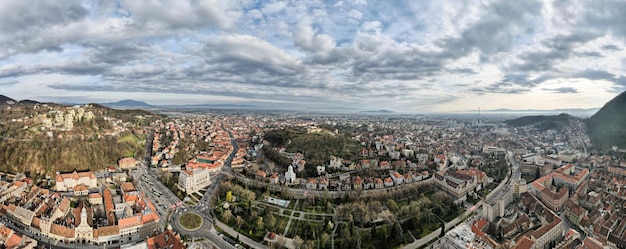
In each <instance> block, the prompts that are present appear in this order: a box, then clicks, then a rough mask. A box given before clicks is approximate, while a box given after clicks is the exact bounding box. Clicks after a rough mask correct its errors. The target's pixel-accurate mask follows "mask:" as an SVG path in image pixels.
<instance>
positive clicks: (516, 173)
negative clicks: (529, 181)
mask: <svg viewBox="0 0 626 249" xmlns="http://www.w3.org/2000/svg"><path fill="white" fill-rule="evenodd" d="M507 154H508V155H509V162H510V163H511V168H512V170H513V180H517V179H521V178H522V172H521V171H520V168H519V163H518V162H517V160H516V159H515V154H514V153H513V152H512V151H510V150H509V151H507Z"/></svg>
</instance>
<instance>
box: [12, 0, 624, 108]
mask: <svg viewBox="0 0 626 249" xmlns="http://www.w3.org/2000/svg"><path fill="white" fill-rule="evenodd" d="M624 23H626V1H603V0H588V1H585V0H555V1H551V0H545V1H534V0H524V1H511V0H486V1H482V0H467V1H457V0H420V1H412V0H408V1H401V0H383V1H373V0H339V1H317V0H293V1H248V0H228V1H224V0H191V1H182V0H181V1H175V0H168V1H159V0H145V1H143V0H142V1H136V0H128V1H106V0H102V1H72V0H63V1H53V0H50V1H0V94H3V95H6V96H9V97H12V98H14V99H18V100H20V99H34V100H38V101H55V102H66V103H69V102H71V103H87V102H98V103H101V102H112V101H118V100H122V99H135V100H140V101H145V102H147V103H149V104H153V105H177V104H245V105H254V106H260V107H263V106H266V107H286V108H296V109H337V110H343V109H345V110H379V109H388V110H393V111H397V112H418V113H419V112H459V111H461V112H462V111H467V110H477V109H478V108H481V109H482V110H490V109H499V108H507V109H541V110H547V109H561V108H596V107H601V106H602V105H603V104H604V103H606V102H607V101H609V100H610V99H611V98H613V97H614V96H616V95H618V94H619V93H621V92H623V91H625V90H626V77H625V75H624V74H626V25H624Z"/></svg>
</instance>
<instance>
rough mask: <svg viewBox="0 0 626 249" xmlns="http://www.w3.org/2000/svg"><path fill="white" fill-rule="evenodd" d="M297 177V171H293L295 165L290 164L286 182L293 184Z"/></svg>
mask: <svg viewBox="0 0 626 249" xmlns="http://www.w3.org/2000/svg"><path fill="white" fill-rule="evenodd" d="M318 167H319V166H318ZM296 178H297V177H296V173H294V172H293V166H291V165H289V168H288V169H287V172H285V183H286V184H293V183H295V182H296Z"/></svg>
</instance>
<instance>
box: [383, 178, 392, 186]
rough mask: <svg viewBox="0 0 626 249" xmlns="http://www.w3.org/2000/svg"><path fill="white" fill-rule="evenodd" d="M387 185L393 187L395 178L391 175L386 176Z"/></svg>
mask: <svg viewBox="0 0 626 249" xmlns="http://www.w3.org/2000/svg"><path fill="white" fill-rule="evenodd" d="M384 184H385V187H393V179H392V178H391V177H387V178H385V183H384Z"/></svg>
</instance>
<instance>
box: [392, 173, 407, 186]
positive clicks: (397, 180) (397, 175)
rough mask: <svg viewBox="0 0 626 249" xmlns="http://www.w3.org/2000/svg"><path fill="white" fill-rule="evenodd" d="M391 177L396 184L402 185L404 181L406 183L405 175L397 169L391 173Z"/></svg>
mask: <svg viewBox="0 0 626 249" xmlns="http://www.w3.org/2000/svg"><path fill="white" fill-rule="evenodd" d="M391 179H392V180H393V183H394V184H395V185H401V184H402V183H404V176H403V175H401V174H400V173H398V172H397V171H394V172H393V173H391Z"/></svg>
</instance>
